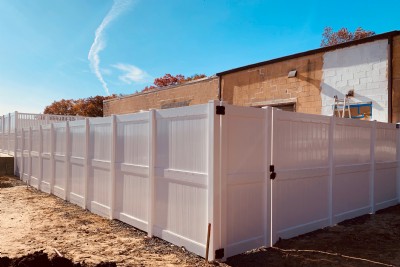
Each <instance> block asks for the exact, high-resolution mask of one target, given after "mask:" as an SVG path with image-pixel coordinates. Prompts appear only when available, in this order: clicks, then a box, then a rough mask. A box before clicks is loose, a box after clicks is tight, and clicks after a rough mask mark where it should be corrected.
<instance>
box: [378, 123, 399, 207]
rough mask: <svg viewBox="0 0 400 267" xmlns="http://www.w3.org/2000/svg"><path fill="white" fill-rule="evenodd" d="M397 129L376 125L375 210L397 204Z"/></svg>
mask: <svg viewBox="0 0 400 267" xmlns="http://www.w3.org/2000/svg"><path fill="white" fill-rule="evenodd" d="M398 131H399V129H396V126H395V125H394V124H387V123H380V122H377V123H376V143H375V164H376V165H375V178H374V181H375V184H374V190H375V191H374V202H375V203H374V204H375V210H380V209H383V208H387V207H389V206H393V205H395V204H396V203H397V192H396V185H397V181H396V174H397V158H396V157H397V152H396V145H397V135H398Z"/></svg>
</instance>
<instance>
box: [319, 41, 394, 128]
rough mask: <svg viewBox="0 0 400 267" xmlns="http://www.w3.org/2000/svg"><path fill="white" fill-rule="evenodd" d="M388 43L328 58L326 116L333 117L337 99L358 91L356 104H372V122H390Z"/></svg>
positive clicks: (354, 48)
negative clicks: (370, 102)
mask: <svg viewBox="0 0 400 267" xmlns="http://www.w3.org/2000/svg"><path fill="white" fill-rule="evenodd" d="M387 45H388V42H387V40H379V41H375V42H371V43H366V44H360V45H357V46H352V47H348V48H343V49H338V50H335V51H332V52H327V53H325V55H324V64H323V69H322V71H323V73H322V82H321V100H322V111H321V113H322V115H332V114H333V104H334V98H333V97H334V96H335V95H337V96H338V97H339V98H344V96H345V95H346V94H347V92H348V91H349V90H354V98H352V101H353V102H369V101H372V118H371V119H372V120H377V121H382V122H387V121H388V79H387V69H388V54H387Z"/></svg>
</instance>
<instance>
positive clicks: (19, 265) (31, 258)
mask: <svg viewBox="0 0 400 267" xmlns="http://www.w3.org/2000/svg"><path fill="white" fill-rule="evenodd" d="M86 266H88V265H87V264H86V263H84V262H83V263H73V262H72V261H71V260H69V259H67V258H64V257H62V256H54V257H53V258H51V259H50V258H49V256H48V255H47V253H44V252H43V251H37V252H34V253H32V254H28V255H26V256H22V257H19V258H15V259H10V258H9V257H0V267H86ZM95 266H96V267H116V266H117V265H116V263H115V262H100V263H99V264H96V265H95Z"/></svg>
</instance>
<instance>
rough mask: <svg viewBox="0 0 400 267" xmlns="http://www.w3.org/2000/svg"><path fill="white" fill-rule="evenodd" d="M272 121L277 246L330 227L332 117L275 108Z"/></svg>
mask: <svg viewBox="0 0 400 267" xmlns="http://www.w3.org/2000/svg"><path fill="white" fill-rule="evenodd" d="M272 120H273V121H272V127H273V128H272V138H271V139H272V142H271V146H272V147H271V150H272V153H271V154H272V156H271V163H272V166H273V169H274V172H275V173H276V174H277V176H276V178H275V179H274V180H272V185H271V195H272V196H271V202H272V204H271V207H272V214H271V215H272V231H271V235H272V237H271V241H272V244H273V243H275V242H276V241H277V240H278V239H279V238H291V237H294V236H297V235H299V234H304V233H307V232H310V231H313V230H316V229H319V228H321V227H325V226H327V225H329V206H330V205H329V184H328V183H329V179H328V178H329V170H330V169H329V160H328V158H329V155H328V151H329V149H328V148H329V132H330V131H329V121H330V118H329V117H325V116H317V115H315V116H313V115H309V114H301V113H292V112H284V111H281V110H277V109H273V111H272ZM267 153H268V151H267Z"/></svg>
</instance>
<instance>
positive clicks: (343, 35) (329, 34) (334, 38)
mask: <svg viewBox="0 0 400 267" xmlns="http://www.w3.org/2000/svg"><path fill="white" fill-rule="evenodd" d="M372 35H375V32H373V31H367V30H364V29H363V28H361V27H358V28H357V29H356V30H355V32H350V31H349V30H348V29H347V28H341V29H340V30H338V31H337V32H334V31H333V29H332V28H331V27H325V29H324V32H323V33H322V41H321V47H326V46H331V45H336V44H341V43H345V42H349V41H354V40H359V39H362V38H366V37H370V36H372Z"/></svg>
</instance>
